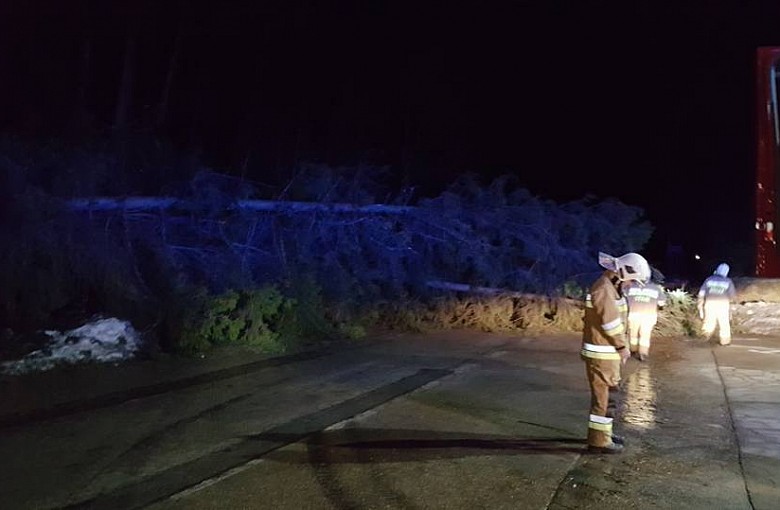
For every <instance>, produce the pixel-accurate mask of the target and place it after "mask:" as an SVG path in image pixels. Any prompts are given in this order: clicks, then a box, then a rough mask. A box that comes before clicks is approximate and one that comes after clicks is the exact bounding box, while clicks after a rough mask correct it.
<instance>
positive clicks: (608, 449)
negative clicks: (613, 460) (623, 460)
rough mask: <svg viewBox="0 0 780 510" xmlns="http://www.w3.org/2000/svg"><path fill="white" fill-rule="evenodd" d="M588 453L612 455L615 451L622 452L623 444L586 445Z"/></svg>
mask: <svg viewBox="0 0 780 510" xmlns="http://www.w3.org/2000/svg"><path fill="white" fill-rule="evenodd" d="M588 453H594V454H603V455H613V454H616V453H623V445H622V444H617V443H610V444H608V445H607V446H593V445H588Z"/></svg>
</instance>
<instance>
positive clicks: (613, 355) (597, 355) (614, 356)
mask: <svg viewBox="0 0 780 510" xmlns="http://www.w3.org/2000/svg"><path fill="white" fill-rule="evenodd" d="M580 354H582V355H583V356H585V357H586V358H591V359H611V360H619V359H620V354H618V353H617V352H593V351H587V350H585V349H583V350H581V351H580Z"/></svg>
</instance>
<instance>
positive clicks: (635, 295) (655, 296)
mask: <svg viewBox="0 0 780 510" xmlns="http://www.w3.org/2000/svg"><path fill="white" fill-rule="evenodd" d="M623 295H624V296H625V298H626V303H627V304H628V344H629V348H630V349H631V354H632V355H635V356H636V357H637V358H639V361H645V360H646V359H647V358H648V356H650V336H651V335H652V333H653V328H654V327H655V323H656V322H658V308H659V307H660V308H663V307H664V306H666V293H665V292H664V289H663V288H662V287H661V286H660V285H658V284H656V283H653V282H652V281H650V279H648V280H647V282H646V283H645V282H639V281H631V282H628V283H626V284H625V285H624V286H623Z"/></svg>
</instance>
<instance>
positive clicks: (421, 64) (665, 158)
mask: <svg viewBox="0 0 780 510" xmlns="http://www.w3.org/2000/svg"><path fill="white" fill-rule="evenodd" d="M660 4H661V3H660V2H625V1H622V2H585V1H567V2H556V1H552V0H547V1H538V2H526V1H521V0H518V1H515V2H507V3H496V2H423V1H416V2H405V1H397V0H396V1H383V2H379V1H365V0H360V1H338V2H336V1H332V2H327V1H317V0H286V1H272V2H205V1H197V2H186V1H181V2H164V1H134V2H117V1H94V2H87V1H76V0H74V1H48V2H42V1H9V0H5V1H4V2H2V3H0V78H2V79H1V80H0V130H2V131H3V132H5V133H11V134H14V135H19V136H25V137H31V138H40V139H46V138H48V137H62V136H68V134H72V133H70V131H71V130H72V126H73V111H74V105H75V104H77V103H79V101H80V99H79V98H80V97H82V96H81V95H80V93H81V92H80V91H82V90H83V97H84V101H83V103H84V110H85V111H86V112H88V114H89V116H90V118H91V122H92V125H93V126H94V127H96V130H97V131H98V132H100V130H101V129H103V130H107V129H108V128H109V127H110V126H111V124H112V122H113V120H114V111H115V108H116V101H117V89H118V84H119V81H120V80H119V78H120V75H121V71H122V62H123V55H124V51H125V47H126V41H127V36H128V34H133V35H134V36H135V40H136V42H137V46H136V49H137V52H136V57H137V60H136V64H137V65H136V69H135V77H134V78H135V79H134V86H133V93H132V103H131V106H130V117H131V122H132V123H133V124H134V125H136V126H143V125H144V123H145V122H146V123H148V122H149V119H151V118H153V116H154V112H155V111H156V108H157V106H158V104H159V102H160V98H161V91H162V89H163V84H164V82H165V76H166V73H167V72H168V69H169V67H170V59H171V54H172V51H173V49H174V47H175V41H176V39H177V37H178V38H179V40H180V46H179V49H180V53H179V56H178V60H177V65H176V66H175V73H174V75H173V81H172V88H171V92H170V100H169V110H168V115H167V118H166V123H165V125H164V127H163V128H161V131H160V135H161V136H164V137H165V138H166V139H168V140H170V141H171V142H172V143H174V144H175V145H176V146H177V147H180V148H182V149H193V148H197V149H198V150H199V152H200V154H201V155H202V158H203V159H204V160H205V161H206V162H207V163H208V164H210V165H211V166H212V167H214V168H215V169H217V170H219V171H223V172H227V173H236V172H237V171H238V170H237V169H238V168H239V167H241V166H242V165H245V167H246V172H247V173H248V174H249V175H250V176H251V177H252V178H253V179H256V180H258V181H260V182H265V181H271V180H273V179H274V178H276V177H278V176H279V175H282V174H283V172H284V171H285V170H289V168H290V167H291V166H292V165H294V164H295V162H297V161H319V162H324V163H328V164H332V165H339V164H353V163H359V162H363V163H372V164H378V165H389V167H390V168H391V169H392V175H393V176H394V177H395V180H396V183H411V184H418V185H420V190H421V191H420V192H421V193H436V192H438V191H440V187H441V186H443V185H445V184H446V183H448V182H450V181H451V180H452V179H454V178H455V177H456V176H458V175H460V174H462V173H464V172H473V173H477V174H479V175H482V176H484V179H485V180H487V179H490V178H492V177H494V176H497V175H500V174H504V173H512V174H516V175H517V176H518V177H519V179H520V182H521V183H522V184H523V185H524V186H526V187H527V188H529V189H530V190H531V191H532V192H533V193H535V194H538V195H540V196H543V197H548V198H553V199H574V198H580V197H582V196H584V195H586V194H593V195H596V196H599V197H617V198H619V199H621V200H623V201H625V202H627V203H630V204H633V205H638V206H641V207H644V208H645V210H646V211H647V214H648V218H649V220H650V221H651V222H652V223H653V224H654V225H655V226H656V234H655V236H654V239H653V241H652V244H651V246H650V247H649V253H650V254H651V256H652V257H661V255H660V254H661V253H663V250H664V248H665V246H666V244H667V242H672V243H679V244H682V245H683V246H684V247H685V249H686V250H689V252H690V253H691V254H692V253H694V252H701V253H702V254H703V255H705V256H712V257H716V258H717V257H718V256H719V253H721V252H723V253H728V254H729V255H728V256H735V255H734V253H736V252H737V251H739V250H741V251H742V252H743V253H744V252H745V250H747V249H748V248H749V243H751V241H752V235H753V230H752V228H753V227H752V225H753V214H752V208H753V202H752V200H753V196H752V192H753V187H754V181H753V176H754V161H753V158H754V145H755V142H754V136H753V116H754V101H755V97H754V88H755V86H754V68H753V66H754V56H755V49H756V47H757V46H761V45H780V2H777V1H774V2H763V3H761V2H736V1H734V2H715V1H710V2H670V3H667V4H673V5H674V7H661V6H660ZM596 5H598V7H596ZM85 47H88V48H89V54H88V55H89V58H88V60H87V62H88V64H87V65H86V66H85V65H84V62H85V59H84V55H85V51H84V49H85ZM85 76H86V79H83V77H85ZM82 84H86V85H85V86H83V87H82V86H81V85H82ZM735 247H737V248H735Z"/></svg>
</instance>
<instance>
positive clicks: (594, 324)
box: [580, 271, 626, 359]
mask: <svg viewBox="0 0 780 510" xmlns="http://www.w3.org/2000/svg"><path fill="white" fill-rule="evenodd" d="M612 278H615V275H614V273H613V272H611V271H605V272H604V273H603V274H602V275H601V276H600V277H599V278H598V279H597V280H596V281H595V282H594V283H593V285H592V286H591V288H590V292H589V293H588V295H587V296H586V298H585V319H584V321H585V326H584V329H583V332H582V351H580V354H581V355H582V356H583V357H585V358H592V359H620V355H619V354H618V352H617V349H618V348H622V347H625V345H626V343H625V331H626V327H625V322H624V316H623V312H624V310H625V306H626V304H625V300H624V299H623V298H622V297H621V296H620V294H619V293H618V290H617V286H616V284H617V280H616V279H615V280H614V282H613V280H612Z"/></svg>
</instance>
